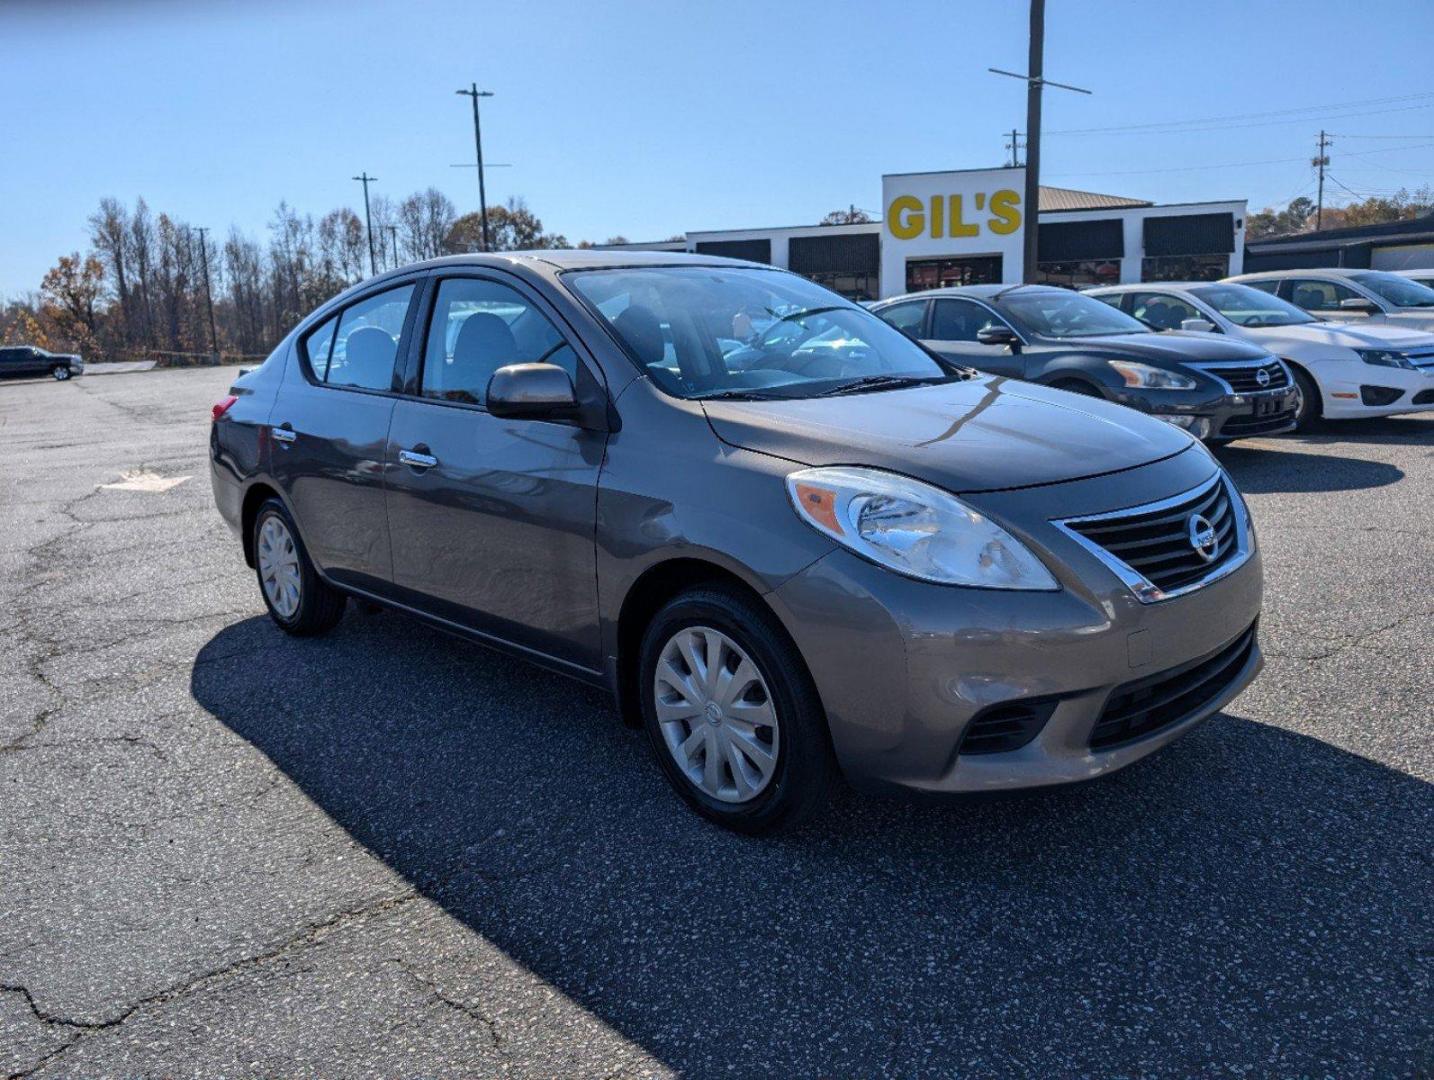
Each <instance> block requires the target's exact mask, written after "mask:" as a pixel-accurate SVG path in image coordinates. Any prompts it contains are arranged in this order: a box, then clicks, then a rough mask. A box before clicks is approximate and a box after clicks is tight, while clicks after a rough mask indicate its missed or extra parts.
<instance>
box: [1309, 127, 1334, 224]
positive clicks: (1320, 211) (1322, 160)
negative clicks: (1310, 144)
mask: <svg viewBox="0 0 1434 1080" xmlns="http://www.w3.org/2000/svg"><path fill="white" fill-rule="evenodd" d="M1318 145H1319V153H1318V154H1316V155H1315V157H1314V160H1312V161H1311V162H1310V164H1311V165H1313V166H1314V167H1315V168H1317V169H1318V170H1319V195H1318V196H1317V197H1316V198H1315V230H1316V231H1318V230H1319V227H1320V225H1321V224H1323V223H1324V171H1325V169H1327V168H1329V155H1328V154H1326V153H1325V151H1326V150H1327V149H1329V147H1331V146H1333V145H1334V140H1333V139H1331V138H1330V137H1329V136H1328V135H1326V134H1325V133H1324V132H1323V131H1321V132H1320V133H1319V143H1318Z"/></svg>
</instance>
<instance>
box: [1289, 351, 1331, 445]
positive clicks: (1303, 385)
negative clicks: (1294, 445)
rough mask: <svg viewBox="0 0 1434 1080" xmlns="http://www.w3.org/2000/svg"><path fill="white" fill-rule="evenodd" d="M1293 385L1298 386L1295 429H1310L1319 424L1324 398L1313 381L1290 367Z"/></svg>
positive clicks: (1297, 369)
mask: <svg viewBox="0 0 1434 1080" xmlns="http://www.w3.org/2000/svg"><path fill="white" fill-rule="evenodd" d="M1290 374H1292V375H1293V376H1294V377H1295V385H1296V386H1298V387H1299V388H1300V405H1299V409H1298V410H1297V411H1296V412H1295V430H1296V431H1311V430H1313V429H1314V428H1316V427H1318V426H1319V422H1320V415H1321V414H1322V413H1323V412H1324V400H1323V399H1322V398H1321V397H1320V394H1319V387H1318V386H1316V385H1315V381H1314V380H1313V379H1311V378H1310V377H1309V376H1308V375H1306V374H1305V373H1304V372H1303V371H1301V370H1300V369H1299V368H1297V367H1291V368H1290Z"/></svg>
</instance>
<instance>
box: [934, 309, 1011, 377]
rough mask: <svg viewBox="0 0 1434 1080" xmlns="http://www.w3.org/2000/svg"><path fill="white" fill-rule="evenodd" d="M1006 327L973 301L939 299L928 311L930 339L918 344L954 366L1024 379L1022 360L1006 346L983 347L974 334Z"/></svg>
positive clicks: (988, 310)
mask: <svg viewBox="0 0 1434 1080" xmlns="http://www.w3.org/2000/svg"><path fill="white" fill-rule="evenodd" d="M994 326H1005V327H1009V324H1008V323H1007V322H1006V321H1005V320H1004V319H1002V318H1001V317H1000V316H999V315H997V314H996V313H995V312H994V311H992V310H991V309H990V308H988V307H986V306H985V305H984V304H978V303H976V301H974V300H963V299H958V298H955V297H941V298H939V299H937V300H936V302H935V303H934V304H933V305H932V309H931V329H930V331H929V333H930V335H931V336H930V337H929V338H928V339H926V340H925V341H923V342H922V344H924V345H925V346H926V347H927V348H928V349H931V350H932V351H933V352H935V353H937V354H938V355H940V356H944V357H946V358H947V359H948V360H952V361H954V362H956V363H958V364H966V365H968V366H970V367H973V368H976V369H977V370H978V371H985V372H988V373H990V374H992V375H1006V376H1009V377H1010V378H1013V379H1020V378H1024V377H1025V374H1026V363H1025V358H1024V357H1023V356H1022V354H1021V353H1020V352H1019V351H1017V350H1015V349H1013V348H1011V347H1010V346H1008V345H983V344H982V343H981V342H980V341H979V340H977V336H976V335H977V334H978V333H980V331H982V330H984V329H985V328H986V327H994Z"/></svg>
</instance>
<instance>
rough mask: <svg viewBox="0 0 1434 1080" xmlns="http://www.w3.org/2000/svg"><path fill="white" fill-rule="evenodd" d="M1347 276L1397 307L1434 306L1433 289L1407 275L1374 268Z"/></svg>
mask: <svg viewBox="0 0 1434 1080" xmlns="http://www.w3.org/2000/svg"><path fill="white" fill-rule="evenodd" d="M1349 278H1350V280H1351V281H1357V282H1359V283H1360V284H1361V285H1363V286H1364V287H1365V288H1366V289H1368V290H1369V291H1370V292H1372V293H1374V295H1375V296H1378V297H1379V298H1380V299H1382V300H1387V301H1389V302H1390V303H1391V304H1394V305H1396V306H1398V307H1434V289H1431V288H1430V287H1429V286H1428V285H1421V284H1419V282H1417V281H1411V280H1410V279H1409V278H1407V277H1400V276H1399V275H1398V274H1386V273H1381V272H1380V271H1378V270H1374V271H1370V272H1369V273H1365V274H1350V275H1349Z"/></svg>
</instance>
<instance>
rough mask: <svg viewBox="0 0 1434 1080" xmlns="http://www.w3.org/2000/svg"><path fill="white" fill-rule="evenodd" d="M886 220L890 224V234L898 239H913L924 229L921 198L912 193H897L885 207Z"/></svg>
mask: <svg viewBox="0 0 1434 1080" xmlns="http://www.w3.org/2000/svg"><path fill="white" fill-rule="evenodd" d="M903 215H905V216H903ZM886 220H887V222H888V223H889V224H890V226H891V235H892V236H894V237H896V238H897V239H898V240H915V239H916V238H917V237H918V236H920V235H921V234H922V233H923V232H924V231H925V230H926V215H925V214H924V213H922V212H921V200H920V199H918V198H916V197H915V196H914V195H898V196H897V197H896V198H894V199H892V200H891V205H890V206H889V207H887V209H886Z"/></svg>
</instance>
